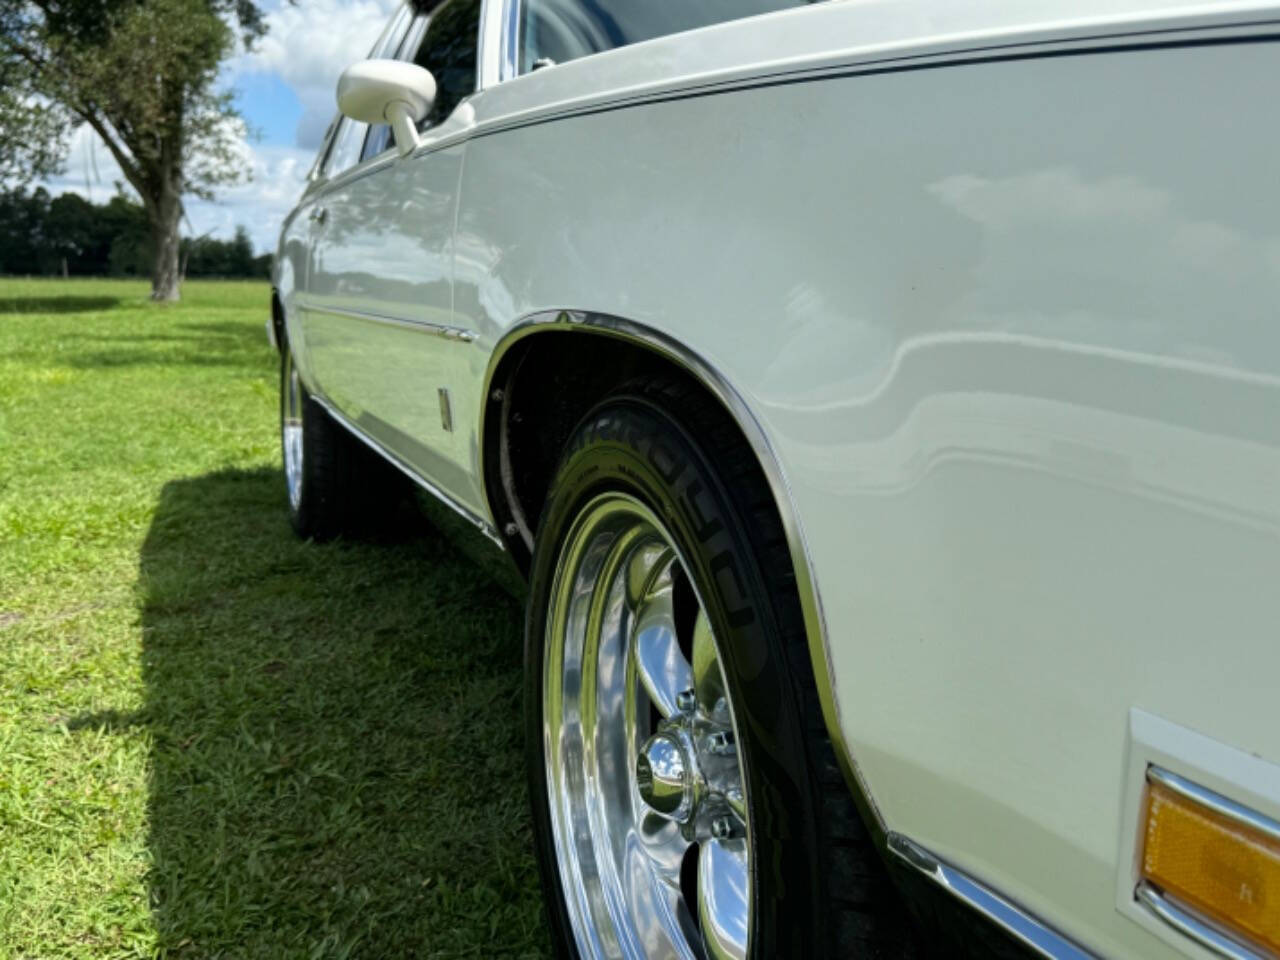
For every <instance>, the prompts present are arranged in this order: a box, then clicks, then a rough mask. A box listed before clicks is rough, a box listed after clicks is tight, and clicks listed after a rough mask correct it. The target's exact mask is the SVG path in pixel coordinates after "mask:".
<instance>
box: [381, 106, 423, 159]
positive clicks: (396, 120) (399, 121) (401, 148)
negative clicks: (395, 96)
mask: <svg viewBox="0 0 1280 960" xmlns="http://www.w3.org/2000/svg"><path fill="white" fill-rule="evenodd" d="M386 117H387V119H388V120H389V121H390V122H391V128H392V129H393V130H394V131H395V133H396V150H397V151H398V152H399V154H400V156H402V157H405V156H408V155H409V154H411V153H413V151H414V150H416V149H417V148H418V145H419V144H420V143H422V138H421V137H419V136H418V124H417V122H416V121H415V120H414V117H413V109H412V108H411V107H410V106H409V104H407V103H405V102H404V101H403V100H395V101H392V102H391V103H389V104H387V110H386Z"/></svg>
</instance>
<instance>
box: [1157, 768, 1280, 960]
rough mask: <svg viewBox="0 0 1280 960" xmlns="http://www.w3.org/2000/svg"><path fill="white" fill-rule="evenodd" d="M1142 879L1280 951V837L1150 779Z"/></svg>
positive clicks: (1229, 928) (1215, 920) (1236, 931)
mask: <svg viewBox="0 0 1280 960" xmlns="http://www.w3.org/2000/svg"><path fill="white" fill-rule="evenodd" d="M1153 772H1154V771H1153ZM1142 877H1143V879H1144V880H1146V881H1147V882H1148V883H1151V884H1153V885H1155V886H1156V887H1158V888H1159V889H1160V890H1161V891H1163V892H1164V893H1165V894H1166V895H1168V896H1171V897H1174V898H1176V899H1177V900H1179V901H1181V902H1182V903H1183V904H1184V905H1186V906H1187V907H1189V908H1191V909H1193V910H1195V911H1196V912H1198V913H1199V914H1201V915H1202V916H1203V917H1204V918H1205V919H1208V920H1211V921H1212V922H1213V923H1215V924H1216V925H1217V926H1219V927H1220V928H1222V929H1223V930H1225V931H1228V932H1230V933H1232V934H1234V935H1236V936H1237V937H1240V938H1242V939H1244V940H1245V941H1247V942H1250V943H1253V944H1255V945H1257V946H1259V947H1263V948H1265V949H1267V950H1269V951H1271V952H1272V953H1274V954H1276V955H1280V838H1277V837H1275V836H1272V835H1271V834H1270V833H1268V832H1266V831H1263V830H1260V829H1257V828H1256V827H1254V826H1252V825H1250V824H1248V823H1244V822H1241V820H1239V819H1237V818H1235V817H1230V816H1227V815H1225V814H1224V813H1220V812H1218V811H1217V810H1214V809H1211V808H1210V807H1208V806H1206V805H1204V804H1202V803H1198V802H1197V801H1195V800H1193V799H1191V798H1190V797H1188V796H1185V795H1184V794H1183V793H1181V792H1178V791H1176V790H1173V789H1171V788H1170V787H1168V786H1165V785H1164V784H1163V783H1160V782H1159V781H1158V780H1156V779H1151V780H1150V781H1149V782H1148V784H1147V804H1146V830H1145V841H1144V843H1143V850H1142Z"/></svg>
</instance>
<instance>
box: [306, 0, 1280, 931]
mask: <svg viewBox="0 0 1280 960" xmlns="http://www.w3.org/2000/svg"><path fill="white" fill-rule="evenodd" d="M958 7H959V5H946V4H931V5H926V6H925V7H919V6H917V5H908V4H903V3H893V2H884V3H847V4H830V5H823V6H819V7H814V8H812V9H806V10H802V11H797V12H789V13H785V14H778V15H773V16H769V17H762V18H756V19H755V20H752V21H744V22H737V23H731V24H725V25H721V26H718V27H714V28H708V29H706V30H702V31H695V32H693V33H691V34H686V35H681V36H679V37H668V38H663V39H661V40H657V41H652V42H649V43H645V44H640V45H637V46H635V47H630V48H625V49H620V50H616V51H612V52H610V53H607V54H601V55H598V56H595V57H590V58H585V59H583V60H580V61H575V62H572V63H569V64H564V65H562V66H558V67H556V68H555V69H552V70H544V71H539V72H537V73H534V74H531V75H529V76H526V77H521V78H518V79H515V80H511V81H509V82H506V83H502V84H499V85H497V86H495V87H492V88H490V89H488V90H485V91H483V92H482V93H481V94H479V95H478V96H476V97H475V98H473V101H472V106H473V108H474V111H475V112H474V126H472V127H470V128H469V129H468V130H467V131H465V132H460V133H459V134H457V137H458V141H457V142H458V143H459V144H461V145H462V146H461V150H462V153H463V159H462V162H461V180H460V188H459V192H458V209H457V217H456V221H457V224H456V234H455V235H454V239H453V265H452V277H453V287H452V308H451V313H450V317H449V321H448V323H449V324H450V325H452V326H453V327H455V328H458V329H461V330H465V331H467V332H468V333H469V334H471V335H473V336H474V338H475V339H474V341H472V342H470V343H467V344H458V343H448V344H445V343H443V342H441V343H436V342H435V340H434V339H432V340H431V343H432V348H433V349H434V350H436V351H437V353H436V356H437V357H439V356H444V355H446V352H447V351H454V353H451V354H448V355H450V356H460V357H462V358H463V359H461V360H459V361H458V362H457V365H456V367H450V370H449V371H448V372H447V373H446V372H443V371H442V372H441V373H439V374H437V373H436V372H435V371H434V369H433V368H432V367H430V365H427V364H425V362H424V365H422V366H420V367H419V366H415V371H416V372H417V373H419V374H421V375H422V379H424V380H430V378H431V377H433V376H435V377H438V378H439V379H441V380H443V379H444V378H445V377H446V376H448V377H452V378H453V379H450V380H449V381H448V383H449V384H450V388H451V390H453V391H454V393H455V396H456V397H457V403H458V409H457V411H456V412H455V422H456V423H457V424H459V426H458V429H459V431H461V433H460V435H459V436H458V437H457V438H456V439H457V442H458V444H459V447H458V448H457V449H456V450H455V451H454V452H453V453H451V454H450V456H456V457H458V458H459V459H457V460H455V461H454V463H455V464H456V465H457V466H458V468H459V470H460V471H461V473H463V474H466V478H465V479H460V480H458V481H457V482H459V483H462V484H464V486H465V484H466V483H468V482H469V483H470V484H472V486H471V488H470V492H468V491H465V490H463V491H462V492H461V493H458V492H457V491H455V495H461V496H466V497H468V501H467V502H468V503H470V504H471V505H472V506H473V507H474V508H475V509H476V510H477V511H478V512H480V513H481V515H482V516H483V515H486V514H487V506H486V500H485V497H484V491H483V490H482V488H481V484H482V480H481V478H480V463H479V458H480V452H479V451H480V450H481V449H482V447H483V442H482V441H483V438H482V437H481V430H482V429H483V425H482V413H483V408H484V399H485V398H484V396H483V395H482V391H483V389H484V379H483V374H484V371H485V370H486V369H487V367H488V363H489V359H490V357H491V355H492V353H493V352H494V351H495V350H498V349H501V347H502V344H503V342H504V338H505V337H506V336H507V335H508V333H509V331H511V330H512V329H513V328H514V326H515V325H516V324H517V323H518V322H519V321H520V320H521V319H522V318H526V317H529V316H532V315H538V314H541V313H545V312H547V311H558V310H574V311H586V312H592V313H599V314H606V315H613V316H618V317H623V318H627V320H628V321H630V322H633V323H635V324H637V325H639V326H642V327H644V328H648V329H651V330H653V331H656V332H657V333H658V334H660V335H662V336H663V337H665V338H668V339H669V340H670V341H672V342H676V343H679V344H682V345H683V346H684V348H685V349H687V350H688V352H689V353H690V354H691V355H693V356H696V357H700V358H702V360H703V361H705V363H706V364H707V365H708V366H709V367H711V368H713V369H714V370H716V371H717V373H718V375H719V376H720V377H722V378H723V379H724V381H725V382H726V383H728V384H730V385H732V387H733V389H734V390H735V391H736V392H737V394H738V395H740V396H741V398H742V399H743V401H744V403H745V404H746V406H747V408H748V409H749V411H750V414H751V416H752V417H753V418H754V419H755V420H756V421H758V423H759V424H760V427H761V430H762V431H763V435H764V437H765V439H766V441H767V444H768V447H769V448H770V449H771V450H772V451H774V452H775V453H776V455H777V458H778V468H779V471H780V474H781V475H782V476H783V477H784V478H785V487H786V489H787V492H788V493H789V496H790V498H791V501H792V503H793V505H794V508H795V511H796V514H797V516H798V517H799V520H800V526H801V532H802V535H803V537H804V541H805V543H806V545H807V550H808V553H809V557H810V559H811V561H812V572H813V576H814V579H815V583H816V587H817V592H818V596H819V597H820V600H821V613H820V615H821V617H822V619H823V620H824V621H825V632H826V640H827V644H828V649H829V656H830V660H831V663H830V666H831V674H832V679H833V683H834V689H835V695H836V701H837V703H838V723H839V726H840V731H839V732H840V733H841V734H842V735H843V739H844V741H845V742H846V743H847V744H848V745H849V748H850V751H851V754H852V757H853V760H854V761H855V762H856V764H857V766H858V769H859V771H860V773H861V776H862V778H863V780H864V781H865V784H866V786H867V788H868V790H869V793H870V794H871V796H872V798H873V799H874V802H875V804H876V806H877V807H878V809H879V812H880V815H881V816H882V817H883V820H884V826H885V827H886V828H887V829H888V830H889V831H892V832H893V833H896V834H902V835H905V836H906V837H909V838H911V840H912V841H914V842H915V843H918V844H920V845H922V846H923V847H925V848H927V849H928V850H930V851H933V852H934V853H936V854H937V855H939V856H940V857H942V858H943V859H944V860H945V861H946V862H948V863H950V864H952V865H955V866H956V867H958V868H960V869H961V870H963V871H965V873H966V874H968V875H971V876H973V877H977V878H980V879H981V880H982V881H983V882H984V883H986V884H987V885H988V886H989V887H991V888H992V889H994V890H996V891H999V892H1001V893H1002V894H1003V895H1006V896H1008V897H1010V898H1011V899H1012V900H1014V901H1016V902H1017V903H1019V904H1021V905H1022V906H1024V907H1025V908H1026V909H1027V910H1028V911H1030V912H1031V913H1033V914H1034V915H1036V916H1038V917H1040V918H1042V919H1043V920H1044V921H1045V922H1046V923H1047V924H1048V925H1050V926H1052V927H1055V928H1057V929H1058V930H1061V931H1062V932H1064V933H1065V934H1066V935H1068V936H1069V937H1070V938H1072V939H1074V940H1075V941H1077V942H1078V943H1079V944H1081V945H1082V946H1083V947H1085V948H1087V949H1088V950H1091V951H1094V952H1097V953H1100V954H1104V955H1114V956H1126V957H1159V956H1166V955H1167V952H1168V945H1167V944H1166V942H1165V941H1164V940H1162V939H1160V938H1158V937H1157V936H1155V935H1153V933H1152V932H1151V931H1149V930H1148V929H1146V928H1144V927H1143V926H1142V925H1141V924H1138V923H1135V922H1134V921H1133V920H1132V919H1131V918H1129V917H1127V916H1125V915H1124V914H1122V913H1121V912H1120V911H1118V910H1117V909H1116V906H1115V901H1116V897H1117V887H1116V879H1115V878H1116V876H1117V866H1118V859H1117V858H1118V857H1122V856H1123V852H1120V853H1118V852H1117V851H1118V839H1119V836H1120V831H1121V822H1122V819H1123V818H1124V817H1125V816H1127V815H1128V813H1127V811H1126V808H1125V804H1127V803H1132V802H1136V800H1133V799H1132V798H1130V797H1129V796H1128V791H1126V788H1125V776H1126V762H1127V759H1126V758H1127V755H1128V754H1127V751H1128V750H1129V741H1128V730H1129V725H1128V724H1129V721H1128V718H1129V715H1130V711H1131V710H1133V709H1135V708H1137V709H1141V710H1143V711H1146V712H1148V713H1150V714H1152V715H1155V716H1158V717H1161V718H1163V719H1164V720H1166V721H1168V722H1171V723H1173V724H1177V725H1179V726H1181V727H1184V728H1187V729H1189V730H1194V731H1196V732H1197V733H1198V734H1201V735H1204V736H1206V737H1208V738H1211V739H1212V740H1214V741H1217V742H1221V743H1223V744H1227V745H1230V746H1232V747H1234V748H1236V749H1239V750H1243V751H1245V752H1247V753H1250V754H1252V755H1254V756H1255V757H1257V758H1260V759H1261V760H1262V761H1264V762H1266V763H1269V764H1280V725H1278V724H1276V723H1275V711H1274V703H1275V697H1274V694H1273V692H1272V691H1273V687H1274V677H1275V676H1276V675H1277V672H1278V671H1280V645H1277V644H1276V643H1275V642H1274V631H1275V625H1276V624H1277V623H1278V622H1280V592H1277V591H1276V590H1275V589H1274V584H1275V582H1276V575H1277V573H1278V572H1280V494H1278V493H1277V491H1280V416H1277V414H1280V392H1277V388H1278V387H1280V317H1277V315H1276V309H1277V304H1280V189H1277V187H1280V183H1278V182H1277V174H1276V170H1277V169H1280V164H1278V163H1277V161H1280V127H1278V126H1277V124H1276V123H1275V122H1274V108H1273V105H1272V103H1271V99H1272V98H1271V97H1270V96H1269V95H1268V94H1266V93H1265V91H1268V90H1271V89H1273V88H1274V82H1275V77H1276V76H1278V75H1280V43H1277V42H1275V40H1274V34H1275V33H1276V29H1275V25H1274V23H1275V20H1276V19H1277V17H1280V10H1277V9H1276V8H1275V7H1272V6H1260V5H1256V4H1255V5H1241V4H1224V5H1217V6H1213V7H1207V6H1204V5H1194V4H1184V5H1166V6H1162V7H1159V8H1143V9H1138V10H1135V9H1133V8H1125V9H1123V10H1120V11H1118V12H1117V9H1116V7H1115V6H1114V5H1112V4H1092V5H1083V6H1082V5H1079V4H1071V5H1069V6H1068V5H1066V4H1048V3H1044V4H1031V5H1019V7H1018V8H1017V9H1016V10H1010V9H1008V7H1007V5H999V4H979V5H972V6H970V5H965V9H964V10H959V9H957V8H958ZM1011 17H1015V18H1017V22H1016V23H1012V24H1011V23H1010V18H1011ZM833 37H835V38H837V39H836V40H835V41H834V42H833V40H832V38H833ZM841 37H849V38H856V42H853V41H852V40H851V42H850V43H849V44H848V45H847V46H840V43H839V38H841ZM993 50H998V51H999V52H998V53H993V52H992V51H993ZM431 155H433V154H432V152H431V151H430V150H426V151H420V152H419V153H418V154H415V156H414V158H413V162H414V163H416V162H418V161H419V159H420V158H423V157H425V156H431ZM406 169H415V168H413V167H411V166H408V167H406ZM400 229H406V230H407V229H412V227H411V226H404V227H401V228H400ZM433 229H434V228H433ZM349 306H355V304H349ZM366 306H367V304H366ZM437 339H438V338H437ZM424 342H426V341H424ZM386 362H388V363H393V362H395V361H394V359H393V358H388V359H387V361H386ZM432 362H436V361H432ZM450 362H452V361H450ZM317 369H318V368H317ZM397 379H398V375H397ZM433 385H434V381H432V382H431V384H428V386H433ZM319 388H320V389H321V390H324V389H326V387H325V377H324V376H323V375H322V376H320V378H319ZM426 393H428V394H429V396H430V398H431V399H432V401H433V402H434V397H435V392H434V389H430V390H429V391H426ZM406 422H410V421H406ZM1218 786H1219V787H1221V784H1219V785H1218ZM1254 799H1255V801H1256V802H1258V803H1259V804H1262V805H1269V806H1270V809H1268V810H1267V811H1265V812H1268V813H1271V814H1272V815H1275V813H1276V812H1277V809H1280V796H1262V797H1260V798H1258V797H1255V798H1254ZM1184 950H1185V952H1186V953H1187V954H1188V955H1191V956H1198V955H1200V954H1198V953H1197V952H1196V949H1195V948H1194V947H1192V946H1189V945H1187V946H1185V947H1184Z"/></svg>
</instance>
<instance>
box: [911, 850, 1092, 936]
mask: <svg viewBox="0 0 1280 960" xmlns="http://www.w3.org/2000/svg"><path fill="white" fill-rule="evenodd" d="M887 844H888V847H889V850H890V852H891V853H893V854H894V855H896V856H897V857H898V858H899V859H901V860H902V861H903V862H905V863H906V864H907V865H908V866H910V867H912V868H913V869H914V870H916V871H918V872H920V873H921V874H923V875H924V876H925V877H927V878H928V879H929V880H932V881H933V883H934V884H936V885H937V886H939V887H941V888H942V889H943V890H945V891H946V892H947V893H949V894H951V895H952V896H953V897H955V898H956V899H957V900H959V901H960V902H961V903H963V904H965V906H967V907H969V908H971V909H973V910H974V911H976V912H977V913H979V914H981V915H982V916H983V917H985V918H986V919H987V920H989V921H990V922H991V923H993V924H995V925H996V926H997V927H999V928H1000V929H1001V930H1003V931H1004V932H1005V933H1006V934H1008V935H1009V936H1010V937H1012V938H1013V939H1015V940H1017V941H1018V942H1019V943H1021V944H1022V945H1023V946H1025V947H1027V948H1028V949H1029V950H1031V951H1033V952H1034V953H1036V954H1038V955H1039V956H1042V957H1049V958H1051V960H1095V954H1092V953H1090V952H1089V951H1087V950H1085V949H1084V948H1083V947H1080V946H1078V945H1077V944H1075V943H1073V942H1072V941H1071V940H1069V939H1067V937H1065V936H1063V935H1062V934H1060V933H1058V932H1057V931H1056V930H1054V929H1053V928H1052V927H1050V926H1049V925H1048V924H1046V923H1044V922H1043V921H1041V920H1039V919H1038V918H1037V917H1035V916H1033V915H1032V914H1031V913H1029V912H1028V911H1027V910H1025V909H1023V908H1022V907H1020V906H1018V905H1017V904H1016V903H1014V902H1012V901H1011V900H1007V899H1006V898H1004V897H1002V896H1001V895H1000V894H998V893H996V892H995V891H994V890H992V889H991V888H990V887H988V886H986V885H985V884H983V883H980V882H979V881H977V880H975V879H974V878H973V877H971V876H969V875H968V874H966V873H964V872H963V871H961V870H957V869H956V868H955V867H953V866H951V865H950V864H948V863H945V862H944V861H942V860H940V859H939V858H938V857H936V856H934V855H933V854H932V853H930V852H929V851H928V850H926V849H924V847H922V846H920V845H919V844H918V843H916V842H915V841H913V840H910V839H908V838H907V837H904V836H903V835H902V834H900V833H890V834H888V837H887Z"/></svg>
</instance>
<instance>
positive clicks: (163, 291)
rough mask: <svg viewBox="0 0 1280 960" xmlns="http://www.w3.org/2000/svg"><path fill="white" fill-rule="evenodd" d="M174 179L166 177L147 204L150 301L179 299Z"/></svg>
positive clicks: (178, 214)
mask: <svg viewBox="0 0 1280 960" xmlns="http://www.w3.org/2000/svg"><path fill="white" fill-rule="evenodd" d="M177 180H178V178H177V177H176V176H170V177H165V178H164V182H163V183H162V185H161V187H160V190H159V191H158V193H159V196H156V197H155V198H153V199H152V201H151V202H150V203H148V204H147V211H148V213H150V215H151V243H152V251H153V254H152V261H151V299H152V300H164V301H173V300H177V299H178V298H179V296H180V293H179V289H178V284H179V279H180V278H179V275H178V246H179V244H178V224H179V222H180V221H181V219H182V196H181V194H180V193H179V191H178V188H177Z"/></svg>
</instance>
